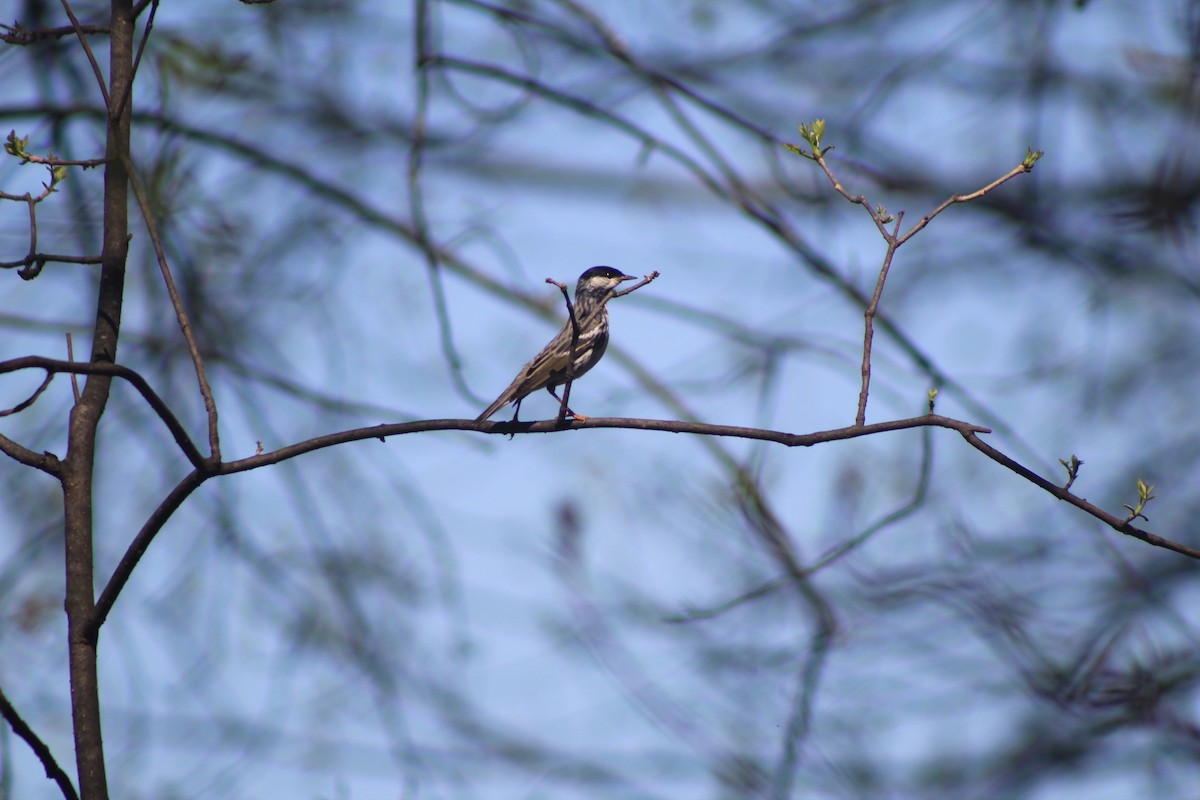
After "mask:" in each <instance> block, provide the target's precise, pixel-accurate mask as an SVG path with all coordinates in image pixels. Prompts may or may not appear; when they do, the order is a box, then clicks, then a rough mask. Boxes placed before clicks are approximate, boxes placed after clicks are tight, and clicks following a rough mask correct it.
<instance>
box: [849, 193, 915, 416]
mask: <svg viewBox="0 0 1200 800" xmlns="http://www.w3.org/2000/svg"><path fill="white" fill-rule="evenodd" d="M903 219H904V212H903V211H901V212H900V213H899V214H897V215H896V226H895V227H894V228H893V229H892V233H891V235H890V236H889V237H887V252H886V253H884V256H883V266H882V267H880V269H879V278H878V279H877V280H876V281H875V293H874V294H872V295H871V302H870V303H868V304H867V309H866V311H864V312H863V355H862V386H861V388H860V389H859V390H858V411H857V412H855V415H854V423H855V424H856V425H865V424H867V397H868V396H869V395H870V393H871V353H872V346H873V344H874V341H875V315H876V314H878V313H879V301H880V299H881V298H882V297H883V285H884V283H886V282H887V276H888V270H890V269H891V268H892V258H893V257H894V256H895V255H896V248H897V247H899V246H900V245H898V244H897V243H896V232H897V231H899V230H900V223H901V221H902V220H903Z"/></svg>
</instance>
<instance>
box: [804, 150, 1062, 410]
mask: <svg viewBox="0 0 1200 800" xmlns="http://www.w3.org/2000/svg"><path fill="white" fill-rule="evenodd" d="M789 147H791V149H792V150H793V151H795V152H798V153H800V154H801V155H803V156H804V157H806V158H808V159H810V160H811V161H814V162H816V164H817V166H819V167H820V168H821V171H822V172H824V173H825V177H826V178H828V179H829V183H830V184H831V185H832V186H833V188H834V191H836V192H837V193H838V194H840V195H841V196H842V197H844V198H846V200H848V201H849V202H851V203H853V204H854V205H857V206H862V207H863V208H864V209H865V210H866V212H867V214H868V215H869V216H870V217H871V221H872V222H874V223H875V227H876V228H877V229H878V230H879V235H880V236H882V237H883V240H884V241H885V242H887V252H886V253H885V254H884V258H883V266H882V267H881V268H880V271H879V279H878V281H877V282H876V284H875V293H874V295H873V296H872V297H871V301H870V303H869V304H868V305H867V309H866V311H865V312H864V317H865V320H864V322H865V324H864V328H865V331H864V334H863V358H862V388H861V390H860V391H859V395H858V411H857V413H856V414H855V418H854V419H855V423H856V424H858V425H862V424H864V423H865V422H866V416H867V396H868V394H869V391H870V384H871V346H872V340H873V339H874V332H875V316H876V315H877V313H878V311H879V300H880V298H881V297H882V295H883V286H884V283H885V281H886V280H887V274H888V270H889V269H890V268H891V265H892V259H893V257H894V256H895V254H896V250H897V249H899V247H900V246H901V245H902V244H904V243H905V242H907V241H908V240H909V239H911V238H912V237H913V236H914V235H916V234H917V233H919V232H920V231H921V230H922V229H924V227H925V226H926V225H928V224H929V222H930V220H932V219H933V218H934V217H936V216H937V215H938V214H940V213H942V212H943V211H945V210H946V209H947V208H949V207H950V206H952V205H954V204H955V203H966V202H969V201H971V200H977V199H979V198H980V197H983V196H984V195H986V194H987V193H989V192H991V191H992V190H993V189H995V188H997V187H998V186H1000V185H1001V184H1004V183H1007V182H1008V181H1010V180H1012V179H1013V178H1015V177H1017V176H1018V175H1023V174H1025V173H1026V172H1031V171H1032V170H1033V163H1034V162H1035V161H1036V160H1037V159H1036V157H1035V158H1033V160H1029V159H1028V158H1027V159H1026V160H1025V161H1024V162H1022V163H1021V164H1019V165H1017V166H1016V167H1014V168H1013V169H1011V170H1009V171H1008V172H1007V173H1005V174H1004V175H1002V176H1000V177H999V178H997V179H996V180H994V181H992V182H991V183H989V184H988V185H987V186H984V187H983V188H982V189H977V190H975V191H974V192H970V193H968V194H955V195H951V196H950V197H949V198H947V199H946V200H945V201H944V202H943V203H942V204H941V205H939V206H938V207H937V208H935V209H934V210H933V211H931V212H929V213H928V214H926V215H925V216H924V217H922V218H921V220H920V221H919V222H917V224H916V225H913V227H912V228H911V229H910V230H909V231H907V232H906V233H905V234H904V235H900V224H901V222H902V221H903V220H904V212H903V211H901V212H899V213H897V214H896V216H895V225H894V226H893V227H892V230H890V231H889V230H888V228H887V225H888V223H889V222H891V221H892V217H891V216H889V215H887V212H886V211H884V210H883V208H882V207H879V208H876V207H873V206H872V205H871V204H870V203H869V202H868V201H867V198H866V197H865V196H864V195H861V194H855V195H852V194H850V192H848V191H847V190H846V188H845V187H844V186H842V183H841V181H839V180H838V179H837V176H836V175H834V174H833V169H832V168H831V167H830V166H829V162H827V161H826V160H825V150H827V149H828V148H820V147H814V148H813V151H812V152H811V153H805V152H804V151H803V150H801V149H799V148H797V147H795V146H794V145H789ZM1039 155H1040V154H1039Z"/></svg>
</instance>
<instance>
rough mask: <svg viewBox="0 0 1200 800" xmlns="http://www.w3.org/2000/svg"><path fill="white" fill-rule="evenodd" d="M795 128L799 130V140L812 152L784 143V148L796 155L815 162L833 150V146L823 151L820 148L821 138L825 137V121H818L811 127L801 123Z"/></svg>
mask: <svg viewBox="0 0 1200 800" xmlns="http://www.w3.org/2000/svg"><path fill="white" fill-rule="evenodd" d="M797 127H798V128H799V129H800V138H801V139H803V140H804V141H806V142H808V146H809V147H811V148H812V152H808V151H806V150H805V149H804V148H803V147H800V146H798V145H794V144H787V143H785V144H784V147H786V148H787V149H788V150H791V151H792V152H793V153H795V154H796V155H798V156H803V157H804V158H809V159H812V160H813V161H816V160H817V159H819V158H821V157H822V156H824V155H825V154H826V153H828V152H829V151H830V150H832V149H833V145H830V146H828V147H826V148H824V149H822V148H821V137H822V136H824V135H825V120H823V119H819V120H817V121H816V122H814V123H813V124H811V125H807V124H805V123H803V122H801V123H800V124H799V125H798V126H797Z"/></svg>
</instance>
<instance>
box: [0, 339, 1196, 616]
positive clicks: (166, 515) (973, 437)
mask: <svg viewBox="0 0 1200 800" xmlns="http://www.w3.org/2000/svg"><path fill="white" fill-rule="evenodd" d="M62 363H66V362H62ZM3 366H4V365H3V364H2V363H0V367H3ZM587 428H619V429H625V430H641V431H662V432H665V433H691V434H696V435H700V436H727V437H734V438H739V439H753V440H757V441H764V442H775V443H777V444H782V445H784V446H785V447H811V446H813V445H816V444H823V443H825V442H836V441H842V440H845V439H856V438H859V437H861V436H872V435H874V434H878V433H886V432H888V431H899V430H908V429H913V428H946V429H948V430H953V431H957V432H958V433H959V434H961V435H962V436H963V438H965V439H966V440H967V441H968V442H969V443H971V445H972V446H973V447H975V448H976V449H978V450H980V451H981V452H983V453H984V454H985V455H987V456H988V457H989V458H991V459H992V460H994V461H996V462H997V463H999V464H1001V465H1003V466H1005V467H1007V468H1008V469H1010V470H1012V471H1013V472H1015V473H1017V474H1018V475H1020V476H1021V477H1023V478H1025V479H1026V480H1029V481H1031V482H1032V483H1034V484H1036V485H1037V486H1039V487H1041V488H1043V489H1045V490H1046V491H1048V492H1050V493H1051V494H1053V495H1054V496H1055V497H1057V498H1059V499H1060V500H1065V501H1067V502H1069V503H1071V504H1072V505H1074V506H1076V507H1078V508H1080V509H1081V510H1083V511H1085V512H1087V513H1088V514H1090V515H1092V516H1093V517H1095V518H1096V519H1099V520H1101V521H1102V522H1104V523H1105V524H1107V525H1109V526H1110V527H1112V528H1113V529H1114V530H1117V531H1119V532H1120V533H1124V534H1126V535H1128V536H1133V537H1135V538H1137V539H1140V540H1142V541H1144V542H1146V543H1147V544H1151V545H1154V546H1156V547H1163V548H1165V549H1168V550H1171V551H1173V552H1176V553H1180V554H1181V555H1186V556H1189V557H1190V558H1195V559H1200V550H1196V549H1193V548H1190V547H1187V546H1185V545H1181V544H1178V543H1176V542H1172V541H1170V540H1168V539H1164V538H1162V537H1160V536H1156V535H1155V534H1152V533H1149V532H1148V531H1144V530H1141V529H1139V528H1136V527H1134V526H1133V525H1130V524H1129V522H1128V521H1126V520H1123V519H1121V518H1119V517H1116V516H1114V515H1112V514H1109V513H1108V512H1106V511H1104V510H1103V509H1101V508H1099V507H1097V506H1094V505H1092V504H1091V503H1088V502H1087V501H1086V500H1084V499H1082V498H1080V497H1076V496H1075V495H1073V494H1071V493H1070V492H1069V491H1067V490H1066V489H1063V488H1061V487H1059V486H1055V485H1054V484H1052V483H1050V481H1048V480H1046V479H1045V478H1042V477H1041V476H1039V475H1038V474H1037V473H1035V472H1033V471H1032V470H1030V469H1028V468H1027V467H1025V466H1023V465H1021V464H1020V463H1018V462H1016V461H1014V460H1013V459H1011V458H1009V457H1008V456H1006V455H1004V454H1003V453H1001V452H1000V451H999V450H996V449H995V448H993V447H991V446H989V445H987V444H985V443H984V442H983V441H982V440H980V439H979V434H981V433H991V430H990V429H988V428H985V427H983V426H981V425H975V424H974V423H970V422H965V421H963V420H957V419H952V418H950V417H943V416H940V415H937V414H929V415H926V416H923V417H911V418H909V419H899V420H892V421H890V422H876V423H873V424H871V425H851V426H849V427H845V428H835V429H833V430H828V431H818V432H817V433H785V432H783V431H774V430H768V429H764V428H746V427H741V426H736V425H709V424H706V423H702V422H681V421H674V420H659V419H626V418H619V417H612V418H589V419H587V420H578V419H572V420H564V421H562V422H559V421H556V420H544V421H541V422H491V421H483V422H480V421H476V420H469V419H424V420H415V421H413V422H396V423H390V424H384V425H374V426H372V427H369V428H354V429H351V430H345V431H339V432H337V433H329V434H325V435H324V436H317V437H315V438H312V439H307V440H305V441H303V442H296V443H295V444H291V445H288V446H286V447H281V448H279V449H278V450H272V451H270V452H266V453H259V454H256V455H253V456H249V457H247V458H242V459H238V460H236V461H223V462H216V463H213V462H208V463H205V462H201V463H200V464H197V465H196V468H195V469H194V470H193V471H192V472H190V473H189V474H188V475H187V476H186V477H185V478H183V480H181V481H180V482H179V483H178V484H176V485H175V488H173V489H172V490H171V492H170V493H169V494H168V495H167V497H166V498H164V499H163V501H162V502H161V503H160V504H159V506H158V508H156V509H155V510H154V512H153V513H152V514H151V515H150V517H149V519H147V520H146V523H145V524H144V525H143V526H142V529H141V530H140V531H139V532H138V534H137V536H136V537H134V540H133V542H132V543H131V544H130V546H129V547H128V548H127V550H126V552H125V554H124V556H122V558H121V562H120V563H119V564H118V566H117V569H116V570H114V572H113V575H112V576H111V577H110V578H109V581H108V583H107V585H106V586H105V587H104V590H103V591H102V592H101V594H100V597H99V599H98V600H97V601H96V607H95V611H94V613H93V615H92V619H91V621H90V622H89V624H88V625H87V628H86V635H87V636H88V637H89V638H92V639H94V637H96V636H97V635H98V634H99V631H100V627H101V626H102V625H103V624H104V621H105V619H106V618H107V617H108V613H109V611H110V610H111V609H112V606H113V604H114V603H115V602H116V600H117V597H118V595H119V594H120V593H121V590H122V589H123V588H124V586H125V584H126V583H127V582H128V580H129V578H130V577H131V576H132V575H133V570H134V568H135V567H136V566H137V564H138V562H139V561H140V560H141V558H142V556H143V555H144V554H145V552H146V550H147V549H148V548H149V547H150V544H151V543H152V542H153V540H154V538H155V537H156V536H157V535H158V532H159V531H160V530H161V529H162V527H163V526H164V525H165V524H166V523H167V520H169V519H170V518H171V516H172V515H173V514H174V513H175V511H176V510H177V509H178V508H179V506H180V505H182V504H183V501H184V500H186V499H187V498H188V496H190V495H191V494H192V492H194V491H195V490H196V489H198V488H199V487H200V486H201V485H202V484H204V483H205V482H206V481H207V480H209V479H210V478H215V477H217V476H220V475H233V474H236V473H239V472H249V471H250V470H254V469H259V468H261V467H267V466H271V465H273V464H279V463H282V462H284V461H288V460H290V459H293V458H296V457H298V456H302V455H306V454H308V453H312V452H315V451H317V450H323V449H325V448H327V447H335V446H337V445H342V444H349V443H350V442H360V441H364V440H367V439H378V440H379V441H381V442H383V441H386V440H387V437H389V436H403V435H405V434H410V433H428V432H432V431H478V432H479V433H489V434H499V435H502V436H515V435H516V434H529V433H556V432H561V431H571V430H583V429H587Z"/></svg>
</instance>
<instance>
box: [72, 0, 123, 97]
mask: <svg viewBox="0 0 1200 800" xmlns="http://www.w3.org/2000/svg"><path fill="white" fill-rule="evenodd" d="M61 1H62V7H63V11H65V12H67V19H69V20H71V28H72V29H73V30H74V31H75V36H76V37H78V38H79V44H80V46H82V47H83V52H84V53H86V54H87V59H88V62H89V63H90V64H91V65H92V72H93V73H94V74H95V76H96V83H98V84H100V96H101V97H103V98H104V107H105V108H106V109H108V110H109V112H110V113H109V117H110V119H116V117H115V116H113V115H112V113H111V112H112V105H111V104H110V101H109V97H108V86H107V84H106V83H105V81H104V73H102V72H101V71H100V64H99V63H98V62H97V61H96V54H95V53H93V52H92V46H91V45H90V44H88V40H87V36H85V35H84V32H83V26H82V25H80V24H79V20H78V19H77V18H76V17H75V12H74V11H72V10H71V4H70V3H68V2H67V0H61Z"/></svg>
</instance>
